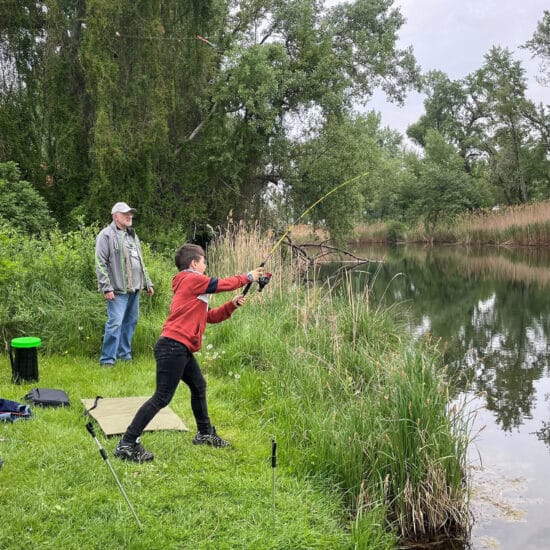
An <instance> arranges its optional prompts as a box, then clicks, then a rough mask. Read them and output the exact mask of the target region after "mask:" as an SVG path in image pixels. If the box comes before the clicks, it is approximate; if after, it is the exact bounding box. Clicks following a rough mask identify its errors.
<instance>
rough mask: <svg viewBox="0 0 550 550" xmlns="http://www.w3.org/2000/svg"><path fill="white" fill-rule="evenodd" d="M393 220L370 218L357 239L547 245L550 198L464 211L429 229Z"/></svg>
mask: <svg viewBox="0 0 550 550" xmlns="http://www.w3.org/2000/svg"><path fill="white" fill-rule="evenodd" d="M395 223H396V222H379V221H377V222H374V223H372V224H365V225H361V226H359V227H358V229H357V233H358V237H357V241H359V242H364V243H366V242H390V241H395V240H398V241H402V242H428V243H459V244H467V245H481V244H491V245H518V246H548V245H550V202H548V201H544V202H537V203H531V204H523V205H518V206H509V207H500V208H498V209H495V210H479V211H476V212H472V213H470V212H467V213H464V214H462V215H460V216H458V217H456V218H453V219H452V220H450V221H449V222H446V223H441V224H438V225H437V226H436V227H435V228H433V229H429V228H428V227H427V226H426V224H424V223H423V222H418V223H416V224H415V225H412V226H410V227H407V228H405V226H404V225H402V224H400V225H401V227H400V230H399V231H398V233H399V235H398V238H397V239H396V238H395V237H396V235H395V231H396V229H395Z"/></svg>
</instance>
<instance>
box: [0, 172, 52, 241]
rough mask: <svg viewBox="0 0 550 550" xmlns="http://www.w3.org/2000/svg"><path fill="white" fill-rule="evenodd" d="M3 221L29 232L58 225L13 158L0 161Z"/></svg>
mask: <svg viewBox="0 0 550 550" xmlns="http://www.w3.org/2000/svg"><path fill="white" fill-rule="evenodd" d="M0 222H1V223H4V224H5V225H6V226H8V225H9V227H11V228H14V229H16V230H18V231H21V232H23V233H30V234H36V233H40V232H41V231H44V232H46V231H48V230H50V229H53V228H54V227H55V221H54V219H53V217H52V216H51V213H50V210H49V208H48V204H47V203H46V201H45V200H44V198H43V197H42V196H41V195H40V194H39V193H38V191H37V190H36V189H35V188H34V187H33V186H32V185H31V184H30V183H29V182H28V181H24V180H22V179H21V172H20V170H19V167H18V166H17V164H15V163H14V162H4V163H0Z"/></svg>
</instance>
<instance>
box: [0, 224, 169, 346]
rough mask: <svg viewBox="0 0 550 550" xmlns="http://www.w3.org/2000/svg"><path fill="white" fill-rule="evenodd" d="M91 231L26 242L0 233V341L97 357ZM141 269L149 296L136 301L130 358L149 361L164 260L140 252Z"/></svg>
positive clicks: (160, 312)
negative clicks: (34, 339)
mask: <svg viewBox="0 0 550 550" xmlns="http://www.w3.org/2000/svg"><path fill="white" fill-rule="evenodd" d="M98 231H99V229H98V228H97V227H85V228H81V229H78V230H75V231H73V232H70V233H61V232H59V231H53V232H51V233H48V234H47V235H42V236H41V237H29V236H26V235H22V234H19V233H17V232H16V231H13V230H10V229H7V228H0V242H1V246H0V340H1V341H3V344H4V345H3V347H4V348H7V347H8V346H9V342H10V340H11V339H12V338H14V337H17V336H22V335H33V336H38V337H40V338H41V339H42V341H43V346H44V349H46V350H47V351H49V352H55V353H65V352H68V351H69V350H75V349H78V350H79V352H80V353H81V354H83V355H86V356H93V355H98V354H99V350H100V349H101V340H102V337H103V329H104V325H105V321H106V312H105V300H104V298H103V296H102V295H101V294H100V293H99V292H98V290H97V281H96V276H95V265H94V250H95V237H96V235H97V232H98ZM144 256H145V263H146V265H147V268H148V270H149V273H150V275H151V278H152V280H153V283H154V284H155V288H156V290H157V292H156V294H155V296H153V297H152V298H148V297H147V296H146V295H145V294H142V296H141V297H140V298H141V312H142V315H141V319H140V322H139V324H138V328H137V331H136V334H135V337H134V345H133V347H134V351H135V352H136V353H137V354H140V353H149V352H150V350H151V347H152V345H153V343H154V341H155V338H156V337H158V334H159V331H160V326H161V324H162V322H163V320H164V318H165V316H166V313H167V311H168V306H169V303H170V300H171V295H172V291H171V287H170V279H171V277H172V275H173V274H174V273H175V268H173V269H172V268H171V267H168V268H167V265H170V264H171V263H172V262H171V258H169V259H167V258H163V257H162V256H160V255H159V254H154V253H153V252H152V251H151V250H150V249H149V247H148V246H146V245H145V246H144Z"/></svg>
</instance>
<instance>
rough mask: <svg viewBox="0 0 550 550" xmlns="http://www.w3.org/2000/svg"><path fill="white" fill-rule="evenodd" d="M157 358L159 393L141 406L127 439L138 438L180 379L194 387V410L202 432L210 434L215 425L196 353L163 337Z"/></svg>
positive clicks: (169, 399)
mask: <svg viewBox="0 0 550 550" xmlns="http://www.w3.org/2000/svg"><path fill="white" fill-rule="evenodd" d="M155 360H156V362H157V384H156V388H155V393H154V394H153V396H152V397H151V398H150V399H148V400H147V401H146V402H145V403H144V404H143V405H142V406H141V407H140V408H139V410H138V412H137V413H136V416H135V417H134V420H132V423H131V424H130V426H128V429H127V430H126V433H125V434H124V437H123V439H124V440H125V441H128V442H135V441H136V439H137V438H138V437H139V436H140V435H141V434H142V432H143V430H144V429H145V427H146V426H147V424H149V422H151V420H152V419H153V417H154V416H155V415H156V414H157V413H158V412H159V411H160V409H162V408H164V407H166V406H167V405H168V404H169V403H170V401H172V397H174V393H175V392H176V388H177V387H178V384H179V382H180V380H182V381H183V382H185V383H186V384H187V385H188V386H189V389H190V390H191V409H192V410H193V415H194V416H195V421H196V423H197V429H198V431H199V432H201V433H209V432H210V430H211V427H212V426H211V424H210V418H209V416H208V406H207V404H206V380H205V379H204V376H203V375H202V372H201V369H200V366H199V364H198V363H197V360H196V359H195V356H194V355H193V354H192V353H191V352H190V351H189V350H188V349H187V347H186V346H184V345H183V344H181V343H180V342H176V340H172V339H171V338H164V337H161V338H159V339H158V341H157V343H156V344H155Z"/></svg>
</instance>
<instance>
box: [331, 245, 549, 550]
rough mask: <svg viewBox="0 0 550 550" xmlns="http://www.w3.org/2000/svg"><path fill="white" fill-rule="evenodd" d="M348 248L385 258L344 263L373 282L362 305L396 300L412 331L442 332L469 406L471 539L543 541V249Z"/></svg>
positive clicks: (504, 549) (434, 335)
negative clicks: (472, 435) (473, 437)
mask: <svg viewBox="0 0 550 550" xmlns="http://www.w3.org/2000/svg"><path fill="white" fill-rule="evenodd" d="M355 252H356V253H357V254H358V255H360V256H362V257H367V258H372V259H377V260H379V259H383V260H384V263H383V264H374V263H373V264H366V265H362V266H359V267H357V268H355V269H353V277H352V282H353V284H354V285H356V286H357V288H358V289H360V290H363V289H364V288H365V286H366V285H368V286H369V287H370V288H371V289H372V291H371V293H370V302H369V303H370V305H371V307H372V306H373V305H374V307H376V306H377V305H378V304H379V303H381V304H384V305H386V306H392V305H393V304H396V303H397V304H400V305H399V306H398V307H397V308H395V311H396V312H401V314H402V315H403V319H402V322H403V323H405V324H406V326H407V327H408V329H409V330H410V332H411V334H413V335H414V336H415V337H422V335H424V334H426V333H427V334H429V335H430V337H431V339H432V340H439V341H440V342H441V343H440V346H441V349H442V351H443V354H444V359H445V362H446V363H447V364H448V365H449V368H450V370H451V371H452V373H453V374H454V375H455V376H454V378H455V379H456V387H455V388H454V392H455V394H454V397H456V398H457V399H458V398H461V399H464V398H466V400H467V401H468V402H470V403H471V405H472V407H473V408H474V409H476V410H477V411H478V414H477V416H476V420H475V426H474V428H473V432H474V433H477V432H479V436H478V437H477V438H476V440H475V443H474V445H473V446H472V449H470V460H471V463H472V465H471V475H472V478H473V484H472V485H473V487H472V489H473V492H472V500H471V509H472V512H473V515H474V518H475V524H474V528H473V530H472V541H471V548H472V549H473V550H482V549H483V550H485V549H487V548H494V549H497V548H498V549H499V550H516V549H517V548H524V549H525V550H527V549H531V548H533V549H534V548H536V549H539V548H550V527H549V526H548V521H547V512H546V509H547V504H546V503H548V502H550V484H548V482H547V472H548V469H549V468H550V453H549V452H548V451H549V450H550V372H549V369H548V363H547V357H548V351H549V337H550V269H549V267H550V250H538V249H534V248H530V249H515V250H506V249H500V250H497V249H483V250H479V249H477V250H476V249H468V250H465V249H463V248H459V247H454V246H453V247H451V246H449V247H438V248H434V247H416V248H414V247H403V248H393V249H389V248H373V247H370V248H367V249H360V250H356V251H355ZM339 267H341V264H334V265H333V266H331V267H329V268H328V271H329V272H331V271H332V272H334V270H335V269H337V268H339ZM518 522H521V523H518ZM469 548H470V547H469Z"/></svg>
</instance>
